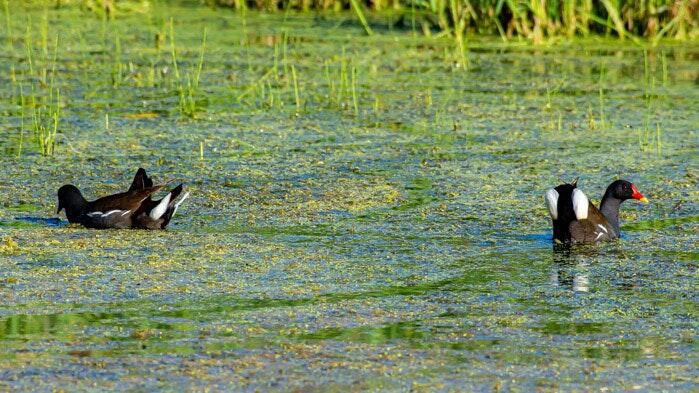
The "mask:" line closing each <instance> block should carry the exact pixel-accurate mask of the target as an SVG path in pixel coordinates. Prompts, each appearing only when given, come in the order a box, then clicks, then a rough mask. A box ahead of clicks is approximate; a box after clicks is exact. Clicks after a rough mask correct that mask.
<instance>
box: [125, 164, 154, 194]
mask: <svg viewBox="0 0 699 393" xmlns="http://www.w3.org/2000/svg"><path fill="white" fill-rule="evenodd" d="M149 187H153V179H151V178H150V177H148V175H147V174H146V170H145V169H143V168H138V170H137V171H136V175H135V176H134V178H133V181H132V182H131V187H129V191H135V190H141V189H144V188H149Z"/></svg>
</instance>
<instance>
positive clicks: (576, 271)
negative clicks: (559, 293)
mask: <svg viewBox="0 0 699 393" xmlns="http://www.w3.org/2000/svg"><path fill="white" fill-rule="evenodd" d="M577 257H578V254H576V253H571V247H570V246H566V245H563V244H555V245H554V246H553V264H554V271H552V272H551V284H553V286H555V287H563V288H569V289H572V290H573V291H574V292H589V291H590V280H589V278H588V275H587V274H581V273H580V271H581V270H583V271H585V270H587V267H588V263H587V262H586V261H580V262H578V260H577V259H578V258H577Z"/></svg>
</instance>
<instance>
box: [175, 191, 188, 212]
mask: <svg viewBox="0 0 699 393" xmlns="http://www.w3.org/2000/svg"><path fill="white" fill-rule="evenodd" d="M188 196H189V193H188V192H187V193H185V194H184V195H182V198H180V200H179V201H177V203H176V204H175V211H174V212H172V215H173V216H174V215H175V213H177V209H178V208H179V207H180V205H181V204H182V202H184V200H185V199H187V197H188Z"/></svg>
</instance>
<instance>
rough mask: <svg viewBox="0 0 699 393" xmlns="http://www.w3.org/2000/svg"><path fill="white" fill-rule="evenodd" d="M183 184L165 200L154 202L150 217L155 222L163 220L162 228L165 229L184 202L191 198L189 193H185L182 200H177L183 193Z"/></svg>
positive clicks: (149, 213) (174, 189) (173, 190)
mask: <svg viewBox="0 0 699 393" xmlns="http://www.w3.org/2000/svg"><path fill="white" fill-rule="evenodd" d="M182 190H183V187H182V184H180V185H178V186H177V187H175V188H173V189H172V190H171V191H170V192H169V193H168V194H167V195H166V196H165V197H164V198H163V199H161V200H160V201H155V202H153V204H154V207H153V208H152V209H151V210H150V212H148V216H149V217H150V218H151V219H153V220H161V219H162V224H161V228H165V227H166V226H167V225H168V224H169V223H170V220H171V219H172V217H173V216H174V215H175V213H176V212H177V209H178V208H179V207H180V205H181V204H182V202H184V200H185V199H187V197H188V196H189V193H185V194H184V195H183V196H182V198H179V200H178V199H177V198H178V197H179V196H180V194H181V193H182Z"/></svg>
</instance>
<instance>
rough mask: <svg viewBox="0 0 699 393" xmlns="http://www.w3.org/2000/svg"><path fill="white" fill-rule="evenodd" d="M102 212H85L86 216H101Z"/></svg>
mask: <svg viewBox="0 0 699 393" xmlns="http://www.w3.org/2000/svg"><path fill="white" fill-rule="evenodd" d="M101 215H102V212H92V213H87V216H88V217H96V216H101Z"/></svg>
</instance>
